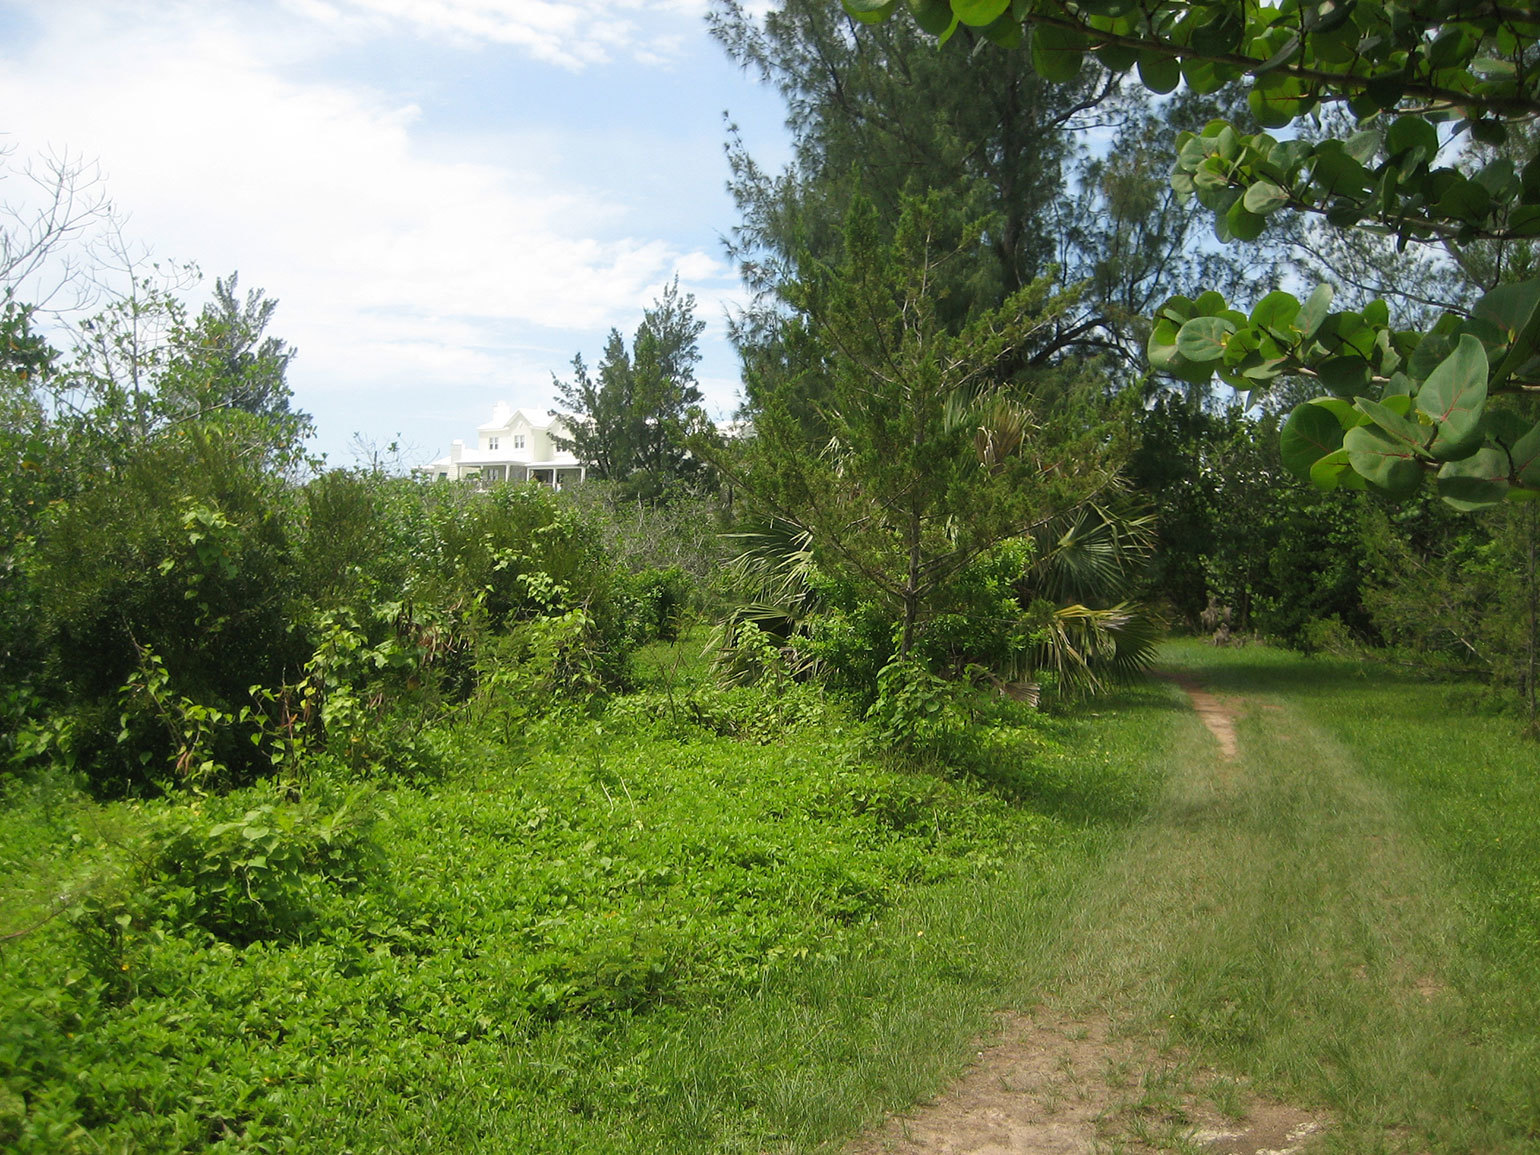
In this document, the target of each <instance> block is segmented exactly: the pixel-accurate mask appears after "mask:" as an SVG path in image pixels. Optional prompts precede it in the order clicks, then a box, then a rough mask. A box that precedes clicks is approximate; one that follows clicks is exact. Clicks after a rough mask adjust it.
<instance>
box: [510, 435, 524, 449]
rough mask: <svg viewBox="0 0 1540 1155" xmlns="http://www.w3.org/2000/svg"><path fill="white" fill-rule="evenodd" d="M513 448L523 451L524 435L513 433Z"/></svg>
mask: <svg viewBox="0 0 1540 1155" xmlns="http://www.w3.org/2000/svg"><path fill="white" fill-rule="evenodd" d="M513 447H514V448H515V449H523V448H524V434H522V433H515V434H514V435H513Z"/></svg>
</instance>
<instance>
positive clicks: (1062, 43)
mask: <svg viewBox="0 0 1540 1155" xmlns="http://www.w3.org/2000/svg"><path fill="white" fill-rule="evenodd" d="M959 2H960V0H952V9H953V11H956V10H957V5H958V3H959ZM1008 2H1009V0H1007V3H1008ZM958 16H959V17H960V18H961V17H962V13H961V12H958ZM967 22H968V21H967V20H966V19H964V23H967ZM1085 46H1086V42H1085V37H1084V36H1082V35H1081V34H1080V33H1078V32H1074V31H1071V30H1070V29H1067V28H1056V27H1054V26H1053V25H1050V24H1034V25H1033V26H1032V71H1034V72H1036V73H1037V74H1038V75H1039V76H1041V77H1042V78H1043V79H1044V80H1048V81H1053V82H1056V83H1060V84H1063V83H1067V82H1068V81H1071V80H1074V79H1075V78H1076V77H1077V76H1079V75H1080V66H1081V64H1082V62H1083V61H1084V58H1085Z"/></svg>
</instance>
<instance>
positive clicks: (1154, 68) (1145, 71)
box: [1139, 52, 1182, 95]
mask: <svg viewBox="0 0 1540 1155" xmlns="http://www.w3.org/2000/svg"><path fill="white" fill-rule="evenodd" d="M1139 79H1140V81H1142V82H1143V84H1144V86H1145V87H1146V88H1148V89H1149V90H1150V91H1151V92H1158V93H1161V94H1162V95H1164V94H1165V93H1167V92H1171V91H1173V90H1175V88H1176V86H1177V85H1178V84H1180V83H1181V82H1182V66H1181V64H1180V63H1178V62H1177V59H1176V57H1174V56H1166V55H1163V54H1162V53H1159V52H1141V53H1140V54H1139Z"/></svg>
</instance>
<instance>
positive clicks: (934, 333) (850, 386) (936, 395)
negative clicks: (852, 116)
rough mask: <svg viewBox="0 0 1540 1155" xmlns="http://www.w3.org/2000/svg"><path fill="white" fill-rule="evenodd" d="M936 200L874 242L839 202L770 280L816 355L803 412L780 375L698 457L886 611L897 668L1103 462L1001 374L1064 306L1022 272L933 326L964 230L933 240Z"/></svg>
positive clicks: (870, 220)
mask: <svg viewBox="0 0 1540 1155" xmlns="http://www.w3.org/2000/svg"><path fill="white" fill-rule="evenodd" d="M941 200H942V198H940V197H939V196H932V197H929V198H926V199H924V200H909V201H906V202H905V203H904V204H903V205H902V206H901V209H900V218H899V221H898V224H897V227H896V228H895V229H893V231H892V235H891V237H889V236H888V235H886V234H887V233H888V229H887V228H886V227H885V226H886V222H884V221H882V219H881V217H880V214H879V212H878V210H877V209H876V207H875V206H873V205H871V204H870V203H868V202H865V201H863V200H860V199H857V200H856V201H855V203H854V204H853V205H852V207H851V209H850V212H849V217H848V220H847V223H846V226H845V233H844V243H843V246H842V251H841V253H840V254H839V257H838V259H837V260H833V261H813V260H811V259H809V260H806V261H804V262H802V267H803V269H804V273H803V275H802V277H801V278H799V279H798V280H796V281H792V282H789V283H785V284H782V285H781V286H780V288H779V292H780V295H781V297H782V300H783V301H784V302H785V304H786V305H787V306H789V307H790V308H791V309H792V310H793V311H794V317H793V318H791V319H789V320H788V322H787V324H788V325H789V326H792V327H794V328H796V329H799V330H802V331H803V332H805V333H806V334H807V335H808V336H809V338H810V339H811V340H813V341H816V342H817V343H818V344H819V346H820V347H821V355H820V359H821V361H822V363H823V364H824V365H825V366H826V368H827V374H828V377H827V380H826V381H825V382H824V383H823V385H822V388H821V390H820V396H821V397H822V398H823V400H822V401H820V403H818V404H817V405H815V406H814V407H813V408H812V409H811V410H808V409H805V408H804V407H803V406H802V399H803V395H802V394H801V392H800V389H799V382H798V381H797V380H796V379H788V380H786V381H785V382H783V384H782V388H781V390H780V391H779V392H778V393H771V394H768V395H767V396H765V397H764V398H763V402H762V404H761V406H760V407H759V408H758V409H757V410H756V411H755V417H754V430H753V436H752V437H750V438H748V439H747V440H746V442H745V443H744V444H743V445H742V446H740V447H738V452H737V453H733V452H730V451H728V450H727V449H722V448H719V449H718V450H717V451H716V453H715V454H714V457H715V459H716V460H717V461H718V462H719V463H720V466H721V468H722V470H723V472H724V473H726V474H727V475H728V476H729V477H730V478H731V479H732V480H733V481H734V482H735V483H736V484H737V485H738V486H740V487H741V488H742V489H743V490H744V491H745V492H746V493H747V494H749V495H751V496H752V498H753V500H754V501H755V502H756V503H757V504H758V505H760V506H761V507H762V508H763V510H764V512H766V513H768V514H770V515H772V516H774V517H776V518H779V519H781V521H783V522H784V523H786V524H788V525H790V526H793V527H796V528H797V529H798V530H801V531H802V532H804V533H806V534H807V536H808V537H809V539H810V540H811V542H812V543H813V549H814V550H815V551H816V552H817V556H819V557H820V558H822V559H823V560H822V562H821V563H820V564H821V565H822V566H824V567H825V568H826V569H828V570H829V571H830V572H831V573H832V574H834V575H835V576H836V577H838V578H839V579H840V580H843V581H845V582H848V583H850V584H851V585H852V586H853V587H854V588H855V589H856V590H857V591H858V596H859V597H860V598H862V599H864V600H868V601H871V602H874V603H876V604H879V605H881V606H882V607H884V608H885V610H886V611H887V612H888V613H889V614H890V615H891V617H890V620H891V621H893V622H894V623H895V629H894V637H893V642H892V644H893V649H892V651H891V652H892V655H893V656H894V657H895V658H897V659H898V660H901V661H902V660H905V659H907V658H909V656H910V654H911V652H912V651H913V649H914V648H915V646H916V643H917V641H918V638H919V635H920V632H921V631H922V630H923V629H924V628H925V625H926V623H927V622H928V621H929V620H930V619H931V618H933V617H934V615H935V614H936V612H937V610H938V608H939V607H940V606H941V605H942V604H943V603H944V602H945V600H946V597H947V595H948V593H949V591H950V590H951V587H952V585H953V583H955V581H956V580H957V579H958V577H959V575H960V574H962V573H963V571H964V570H966V569H967V567H968V566H969V565H970V564H971V563H972V562H973V561H975V559H978V558H979V557H980V556H981V555H983V554H984V553H985V552H986V551H988V550H990V549H992V548H993V547H995V546H997V545H998V544H1000V543H1001V542H1004V541H1006V540H1008V539H1011V538H1018V537H1021V536H1022V535H1024V534H1026V533H1028V532H1029V531H1030V530H1031V528H1032V527H1033V526H1034V525H1035V524H1038V523H1040V522H1044V521H1046V520H1047V519H1048V518H1050V517H1052V516H1053V515H1054V514H1056V513H1058V512H1060V511H1062V510H1064V509H1065V508H1066V507H1068V506H1070V505H1073V504H1074V503H1076V502H1078V501H1083V500H1085V499H1086V498H1088V497H1089V496H1091V495H1093V494H1095V493H1096V492H1098V491H1100V490H1101V489H1103V488H1104V487H1106V486H1107V485H1108V484H1109V483H1110V481H1111V478H1112V475H1113V472H1114V469H1115V465H1116V454H1115V453H1114V452H1109V449H1108V444H1107V442H1106V439H1105V432H1106V431H1105V430H1102V429H1093V428H1091V427H1090V426H1089V424H1088V423H1087V422H1086V421H1085V418H1084V414H1083V413H1078V414H1076V413H1071V412H1068V411H1066V412H1065V413H1061V414H1058V415H1055V414H1052V413H1051V412H1049V411H1048V408H1047V407H1046V406H1044V407H1043V409H1042V410H1037V409H1035V408H1034V399H1033V398H1032V397H1031V396H1030V395H1029V394H1027V393H1026V392H1025V391H1024V390H1022V389H1020V388H1018V387H1014V386H1012V385H1010V384H1009V383H1008V382H1007V381H1006V380H1005V379H1003V377H1002V367H1003V366H1004V365H1005V364H1006V363H1007V362H1008V361H1009V360H1010V359H1011V357H1012V356H1013V355H1014V354H1015V353H1016V352H1017V351H1018V350H1019V349H1021V348H1022V347H1024V346H1026V345H1027V344H1028V343H1030V342H1031V341H1032V340H1033V339H1034V338H1035V337H1036V336H1037V335H1038V334H1040V333H1041V332H1042V331H1044V330H1045V329H1049V328H1051V327H1052V326H1053V325H1054V324H1055V322H1056V321H1057V320H1058V319H1059V318H1060V317H1061V316H1062V315H1063V313H1064V311H1065V310H1066V309H1068V308H1070V307H1071V305H1072V303H1073V301H1072V298H1068V297H1065V296H1062V295H1060V296H1055V295H1053V294H1052V293H1051V291H1050V289H1049V287H1048V284H1047V282H1046V280H1039V281H1036V282H1034V283H1032V284H1029V285H1027V286H1025V287H1023V288H1021V289H1020V290H1018V291H1017V292H1014V293H1012V294H1011V295H1010V296H1008V297H1007V298H1006V300H1005V302H1004V303H1003V304H1002V305H1001V306H1000V307H998V308H996V309H992V310H989V311H987V312H983V313H981V314H980V315H979V316H978V317H976V318H975V319H974V320H973V321H971V322H970V323H969V324H968V325H967V326H965V327H964V328H963V330H962V331H961V332H959V333H953V332H951V331H949V329H948V327H947V325H946V324H945V323H944V321H943V319H942V317H941V316H940V308H939V306H938V300H939V298H940V295H941V294H940V292H939V288H938V287H939V285H941V284H943V283H944V282H945V278H946V274H947V273H948V272H949V271H950V269H949V266H951V265H952V264H955V263H961V262H966V261H967V260H969V259H970V258H971V257H972V256H973V255H974V254H975V253H976V252H977V247H978V245H979V244H980V243H981V239H980V238H979V236H978V235H977V234H975V235H974V236H972V237H969V238H965V239H964V242H963V243H961V244H957V243H951V244H948V243H944V242H943V240H942V238H941V237H940V236H939V235H938V234H939V233H941V232H942V231H944V230H943V227H942V226H941V225H940V224H939V223H938V218H939V217H940V215H941V214H940V213H939V211H938V210H939V206H940V204H941Z"/></svg>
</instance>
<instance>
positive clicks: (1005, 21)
mask: <svg viewBox="0 0 1540 1155" xmlns="http://www.w3.org/2000/svg"><path fill="white" fill-rule="evenodd" d="M984 38H985V39H986V40H988V41H989V42H990V43H991V44H993V45H995V46H996V47H998V48H1007V49H1014V48H1020V47H1021V25H1020V23H1018V22H1017V20H1016V18H1015V17H1014V16H1012V15H1011V14H1010V13H1009V12H1007V13H1006V14H1005V15H1004V16H1002V17H1000V19H998V20H996V21H995V22H994V23H993V24H991V25H989V26H988V27H987V28H985V29H984Z"/></svg>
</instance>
